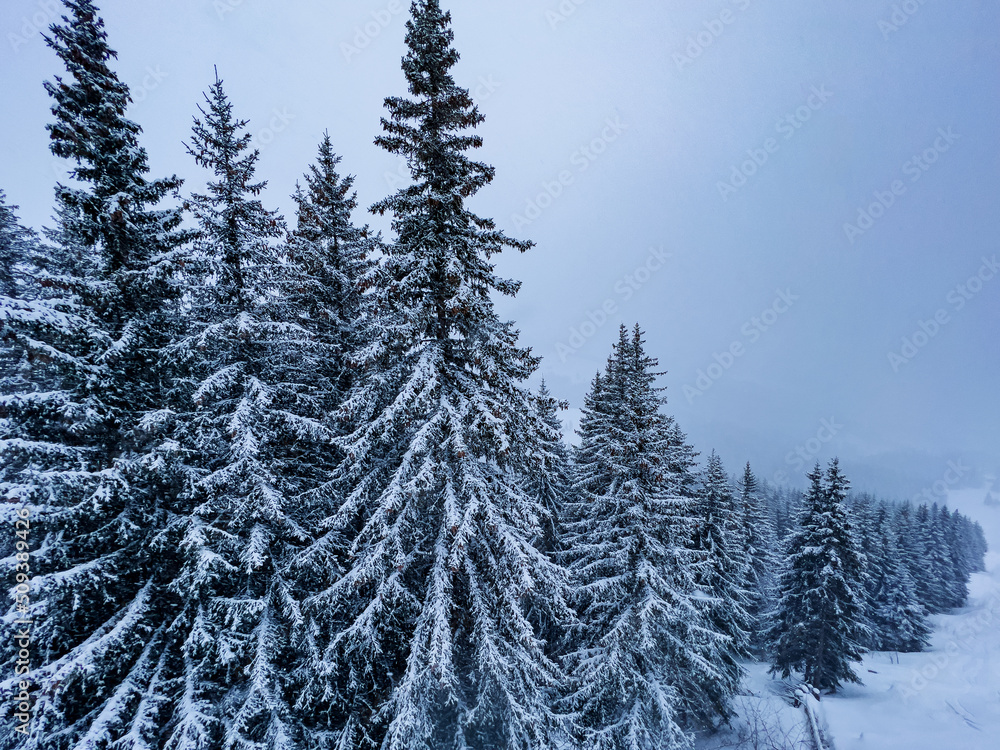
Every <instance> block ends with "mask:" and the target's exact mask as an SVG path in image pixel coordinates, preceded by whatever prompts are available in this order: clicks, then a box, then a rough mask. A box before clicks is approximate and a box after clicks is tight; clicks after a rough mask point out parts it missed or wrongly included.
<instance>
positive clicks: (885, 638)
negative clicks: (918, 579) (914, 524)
mask: <svg viewBox="0 0 1000 750" xmlns="http://www.w3.org/2000/svg"><path fill="white" fill-rule="evenodd" d="M891 518H892V517H891V516H890V515H889V514H888V513H883V514H882V515H881V516H880V518H879V523H878V526H877V529H876V539H877V543H878V547H879V549H880V551H881V554H880V555H879V557H878V558H877V559H876V560H874V561H872V562H871V563H870V568H871V577H872V579H873V581H874V595H873V596H872V613H871V621H872V631H873V632H872V638H871V641H872V647H873V648H874V649H877V650H879V651H904V652H906V651H921V650H922V649H923V648H924V647H925V646H926V645H928V643H929V642H930V627H929V626H928V625H927V611H926V610H925V609H924V607H923V605H921V604H920V602H919V600H918V599H917V590H916V585H915V584H914V582H913V578H912V577H911V576H910V572H909V570H908V569H907V566H906V562H905V559H904V557H903V555H902V552H901V549H900V544H899V534H898V532H897V530H896V529H895V528H894V526H893V523H892V521H891Z"/></svg>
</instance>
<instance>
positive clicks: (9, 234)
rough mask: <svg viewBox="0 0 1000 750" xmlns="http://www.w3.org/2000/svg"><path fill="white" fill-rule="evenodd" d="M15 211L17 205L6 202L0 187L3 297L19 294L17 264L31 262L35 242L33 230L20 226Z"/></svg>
mask: <svg viewBox="0 0 1000 750" xmlns="http://www.w3.org/2000/svg"><path fill="white" fill-rule="evenodd" d="M16 212H17V206H12V205H10V204H8V203H7V195H6V193H4V191H3V189H2V188H0V296H3V297H18V296H20V294H19V292H18V283H17V278H16V274H17V273H18V266H19V265H25V264H27V263H30V262H31V260H32V258H31V256H32V254H33V249H34V245H35V242H36V238H35V234H34V232H32V231H31V230H29V229H26V228H25V227H23V226H21V222H20V221H19V220H18V218H17V213H16ZM23 272H24V271H23V270H22V271H21V273H23Z"/></svg>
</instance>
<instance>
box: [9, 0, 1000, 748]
mask: <svg viewBox="0 0 1000 750" xmlns="http://www.w3.org/2000/svg"><path fill="white" fill-rule="evenodd" d="M446 5H447V3H446V2H444V1H443V0H413V2H412V4H411V5H409V8H408V11H407V9H406V8H405V7H403V9H402V11H401V13H402V14H403V15H402V16H401V18H403V19H405V30H404V28H403V23H404V22H403V21H401V22H400V25H399V26H398V27H394V28H395V32H398V33H399V35H400V36H403V35H404V34H405V37H404V38H405V56H404V57H403V58H402V65H401V70H399V71H398V74H399V75H398V76H397V77H398V86H397V87H396V89H395V90H389V91H384V92H379V93H380V96H384V97H385V98H384V107H383V108H382V110H381V112H379V111H367V112H354V113H352V114H351V115H350V116H351V117H352V118H355V119H360V120H361V121H364V122H370V123H372V125H373V127H372V132H371V137H372V138H374V146H375V147H376V148H378V149H380V150H382V151H384V152H385V153H386V154H389V155H392V156H393V157H395V158H398V159H400V161H401V162H405V164H406V169H407V174H406V175H405V180H401V181H400V184H399V185H398V186H397V187H396V188H394V189H392V190H387V191H385V193H384V194H383V195H364V196H362V197H359V194H358V189H357V187H356V185H355V176H354V175H355V173H354V172H353V171H352V159H353V155H352V154H351V153H342V152H341V146H340V145H339V144H338V142H337V140H336V137H335V136H333V135H331V133H330V132H326V133H324V134H323V135H322V137H321V139H320V140H319V141H318V142H316V143H315V147H314V152H313V153H314V156H313V158H312V161H311V163H304V164H301V166H300V167H299V168H298V172H299V173H300V175H301V176H300V177H299V179H298V181H297V182H296V183H295V184H289V185H274V184H273V183H272V185H271V188H272V189H274V188H279V189H280V190H281V191H282V192H283V194H285V195H290V197H291V201H292V203H291V205H292V206H293V207H294V214H293V215H289V216H287V217H286V216H284V215H283V214H282V213H281V211H280V210H279V208H278V207H277V206H275V205H270V204H269V201H268V195H269V194H268V193H267V191H266V190H265V187H266V186H267V185H268V177H267V175H266V174H264V173H263V169H262V168H261V167H262V164H261V154H260V148H259V146H260V144H259V142H258V141H257V140H255V138H254V132H255V130H254V129H253V125H251V124H250V123H249V122H248V119H247V117H246V115H245V114H244V108H243V105H242V102H241V101H240V99H239V98H238V97H236V96H231V94H230V89H229V87H228V86H227V75H232V74H234V72H233V71H227V70H225V69H224V68H223V66H221V65H220V66H219V67H218V68H217V69H216V70H215V71H213V72H212V75H211V76H210V77H207V78H206V79H205V80H204V81H203V85H202V90H203V93H202V95H201V98H200V99H198V100H194V101H191V102H190V113H189V116H190V131H189V134H188V135H187V137H186V139H185V140H184V142H183V144H178V147H177V149H176V152H175V153H172V154H169V155H164V154H156V160H154V159H153V158H152V156H151V155H150V153H148V152H147V150H146V147H145V146H144V131H143V123H140V122H137V121H136V120H134V119H132V117H133V115H132V114H131V110H132V108H133V92H132V91H131V90H130V88H129V86H127V85H126V84H125V83H123V81H122V80H121V79H120V78H119V74H118V72H116V71H117V70H118V66H119V65H120V64H121V63H120V61H119V59H118V54H117V52H116V51H115V50H116V39H115V38H114V36H113V34H110V33H109V31H110V30H109V28H108V27H106V25H105V21H104V19H103V17H102V10H101V9H100V8H98V7H97V4H95V2H93V0H60V3H59V9H58V12H57V14H56V15H55V17H53V18H52V20H51V21H50V22H49V23H48V24H47V25H46V27H45V28H43V29H41V30H40V33H41V34H42V35H43V37H44V45H45V46H46V47H47V52H48V55H49V59H50V60H51V69H50V70H49V71H48V72H47V74H45V75H44V76H41V77H40V78H39V80H38V81H37V84H38V85H42V83H43V79H44V91H45V92H46V94H47V97H48V102H49V107H50V109H51V116H50V118H49V121H48V124H47V125H46V127H47V139H48V145H49V149H50V151H51V156H52V158H54V159H56V160H58V161H59V162H60V163H61V164H62V165H63V167H64V169H65V172H66V176H65V177H62V178H60V179H58V180H54V182H55V184H54V202H53V203H52V206H51V220H50V221H49V222H48V223H47V224H46V225H45V226H44V227H30V226H27V225H26V223H27V222H25V221H24V219H23V218H22V216H23V214H22V212H21V209H20V208H19V206H18V205H17V203H18V201H17V199H16V198H15V197H14V196H16V195H17V193H18V188H19V183H18V175H17V174H16V173H10V172H4V173H3V179H4V181H5V183H4V184H2V185H0V500H2V501H3V502H0V508H2V510H3V516H2V521H3V525H4V528H5V530H4V532H3V533H0V558H2V561H3V568H4V576H5V580H6V586H7V589H8V591H9V597H8V598H7V599H6V600H5V604H4V606H3V612H4V615H3V619H2V626H0V629H2V631H3V632H2V637H0V661H2V664H3V667H2V670H0V748H2V749H3V750H15V749H17V750H21V749H23V750H680V749H682V748H709V747H712V748H722V747H731V748H737V747H739V748H761V749H763V748H769V749H771V750H780V749H781V748H789V750H791V749H793V748H800V747H801V748H814V750H832V748H833V747H834V743H837V745H838V746H840V747H841V748H845V747H851V748H853V747H862V745H860V744H858V745H854V744H848V743H847V742H846V741H847V740H848V737H847V735H846V733H845V732H844V731H840V732H838V731H835V730H833V729H831V727H832V726H834V725H835V724H836V715H835V710H834V708H835V707H836V706H840V705H843V704H841V703H837V702H836V701H838V700H841V701H843V700H848V699H849V698H850V696H852V695H856V693H854V692H851V691H857V690H861V689H862V687H863V686H864V685H865V684H866V683H868V682H869V680H870V679H875V678H877V677H878V672H879V670H880V669H881V668H882V667H881V666H878V665H881V664H888V665H889V666H890V667H891V666H893V665H895V664H896V663H898V662H899V661H900V659H911V658H912V659H918V658H920V656H921V655H922V654H923V653H925V652H926V653H927V654H928V656H929V655H930V654H933V653H937V652H940V653H942V654H946V653H947V651H946V646H945V645H943V644H944V641H940V642H939V641H937V640H935V638H936V637H937V636H935V633H936V632H938V631H939V630H940V628H942V627H944V626H943V625H942V624H941V623H947V622H951V620H948V619H947V618H948V617H952V616H953V615H954V613H959V612H962V611H965V610H964V609H963V608H967V607H969V606H970V590H971V591H972V592H973V594H975V591H976V590H977V589H976V585H977V584H976V583H975V582H976V581H977V580H979V579H978V578H977V576H984V575H986V569H987V559H988V555H987V553H988V544H987V534H986V532H985V531H984V528H983V526H982V525H981V524H980V522H979V520H978V519H977V517H976V516H974V515H970V514H967V513H966V512H964V510H965V509H964V507H963V512H960V511H959V510H958V509H955V508H954V507H949V505H948V502H947V499H946V498H945V497H941V498H937V497H935V498H930V497H929V498H927V499H926V500H917V501H914V500H913V499H908V500H907V499H899V498H898V496H896V495H895V494H888V493H886V494H880V493H875V492H873V491H870V490H869V489H868V485H867V483H866V484H865V485H864V487H863V488H861V487H859V488H858V489H853V488H852V476H851V473H852V469H851V462H850V461H847V460H838V459H837V458H836V457H826V456H823V458H822V460H818V456H816V455H810V456H809V458H810V460H809V461H808V462H806V463H804V464H803V465H804V468H803V469H802V471H801V472H799V476H796V477H793V480H794V482H797V484H795V485H794V486H788V485H782V484H779V483H776V482H774V481H771V479H770V477H769V476H765V474H764V473H762V472H761V471H760V470H759V469H757V468H756V467H755V466H754V465H752V464H751V463H744V462H739V463H734V464H733V465H725V464H724V463H723V460H722V457H721V455H722V454H721V453H720V452H716V451H715V450H713V446H712V445H695V444H694V443H693V441H692V440H690V439H689V438H688V435H687V433H686V432H685V429H683V428H682V425H681V424H679V423H678V420H677V419H676V418H675V416H672V414H673V413H674V412H673V409H672V405H673V403H674V399H683V398H684V395H683V394H682V392H681V391H680V389H671V392H670V397H669V399H668V395H667V392H666V388H665V387H664V381H663V371H664V370H665V369H666V368H667V366H668V365H669V366H670V367H671V368H672V367H674V366H675V365H674V363H673V362H672V361H671V352H669V351H663V350H660V349H659V348H658V347H654V346H653V345H652V344H651V343H650V339H649V338H648V334H649V331H650V330H652V329H654V328H656V327H657V326H659V325H661V324H662V321H659V320H642V321H636V320H634V319H629V320H626V321H624V322H622V323H621V325H620V327H618V321H617V320H616V324H615V325H616V327H617V328H618V330H617V335H616V336H613V337H611V338H612V339H613V344H612V345H611V347H610V349H609V350H607V351H605V352H603V353H602V359H603V358H605V357H606V363H605V364H604V365H603V366H602V368H601V369H600V370H599V371H598V372H597V373H596V374H594V375H593V376H592V379H591V380H590V381H589V385H588V386H587V387H586V389H585V390H586V396H585V398H584V400H583V402H582V403H576V404H573V406H574V408H576V409H577V410H578V414H579V418H578V419H575V420H573V422H574V423H573V424H572V425H568V424H564V422H565V417H566V414H567V412H566V410H567V408H568V406H569V404H568V403H567V401H566V400H565V398H564V397H563V395H562V394H560V393H557V392H555V390H556V389H555V388H554V387H553V383H552V382H549V383H546V381H545V380H543V379H541V378H540V377H539V370H540V365H541V362H542V357H541V356H540V355H539V354H537V353H536V352H535V351H534V350H533V349H532V348H531V347H529V346H528V345H526V344H525V343H523V341H522V338H523V337H522V334H521V331H520V330H519V329H518V328H517V324H516V322H514V321H508V320H506V313H505V312H504V311H505V310H507V309H510V308H509V307H503V308H502V310H501V309H500V308H499V307H498V305H499V301H500V300H506V301H511V300H514V299H515V298H516V295H517V294H518V292H519V288H520V287H521V282H520V281H519V280H517V279H513V278H507V277H506V275H505V274H504V273H501V269H500V268H498V262H499V258H500V257H501V254H502V258H503V260H504V264H503V266H502V268H503V269H509V268H517V267H518V266H517V264H518V263H520V262H521V258H527V257H529V256H531V254H532V253H535V252H537V251H538V248H536V247H535V244H534V242H533V238H532V236H531V231H532V227H531V223H530V222H527V221H525V222H515V226H516V227H517V231H516V233H508V232H507V231H506V230H505V229H503V228H502V227H504V226H508V225H509V222H507V221H506V217H491V216H488V215H483V212H482V211H481V210H480V209H481V207H482V206H483V205H484V204H483V203H481V202H479V200H477V199H476V198H475V196H477V194H478V193H480V191H484V192H485V193H488V191H489V189H490V186H491V183H492V182H493V181H494V178H495V177H496V171H497V170H499V172H500V173H502V172H503V171H504V169H505V167H506V166H507V165H505V163H504V161H503V160H502V159H491V161H493V162H495V164H494V165H491V164H489V163H486V161H482V160H478V158H477V150H478V149H480V148H481V147H483V146H484V145H485V144H484V138H483V136H482V135H481V134H480V131H478V130H477V128H478V127H479V126H480V125H481V124H482V123H483V122H484V121H485V115H484V109H481V107H480V106H479V105H478V104H477V101H476V100H477V99H478V98H479V97H478V96H477V95H475V93H474V89H475V86H472V87H471V88H472V89H473V90H472V91H470V86H469V82H464V81H463V80H462V79H461V78H460V77H459V76H458V75H456V73H455V66H456V64H457V63H458V61H459V59H460V58H459V53H460V51H461V50H462V49H463V47H462V38H461V36H460V35H458V34H456V33H455V29H454V27H453V21H452V17H451V14H450V13H449V11H448V8H447V7H445V6H446ZM564 5H572V3H564ZM576 5H577V6H579V5H581V3H579V2H577V3H576ZM733 12H736V11H735V10H734V11H733ZM747 12H749V11H747ZM720 23H721V22H720ZM725 23H729V22H728V21H726V22H725ZM914 23H916V21H914ZM713 28H714V27H713ZM395 32H394V30H393V28H388V29H386V31H385V34H386V35H388V34H390V33H395ZM40 43H41V42H40ZM515 52H516V51H515ZM515 52H512V54H514V53H515ZM367 54H371V55H375V54H377V51H375V50H374V49H373V50H372V51H370V52H369V53H367ZM810 106H811V105H810ZM379 116H381V125H380V126H379V125H378V120H377V118H379ZM491 153H493V152H491ZM501 153H503V152H501ZM508 153H510V154H511V158H512V159H513V158H516V157H515V156H514V154H513V152H508ZM167 156H169V158H170V159H172V160H174V162H175V163H176V164H177V166H176V167H175V168H174V169H172V170H170V171H176V172H178V173H180V172H183V173H184V174H192V173H194V172H195V171H197V173H198V174H200V175H201V180H200V182H198V183H196V185H195V186H194V187H189V185H188V184H187V183H186V181H185V180H184V179H181V178H180V177H178V176H177V175H175V174H172V173H166V172H165V171H162V170H160V169H158V168H154V166H153V165H154V163H155V164H161V163H162V162H161V161H159V160H160V159H161V158H165V157H167ZM762 169H763V168H762ZM161 172H162V173H161ZM730 187H731V188H732V185H730ZM733 190H735V188H733ZM724 197H725V196H724ZM366 217H369V220H370V221H374V220H376V219H378V220H379V221H381V220H382V219H384V220H385V221H386V222H387V223H386V224H385V226H386V227H388V229H386V230H383V229H376V228H373V227H372V226H370V225H369V224H366V223H365V219H366ZM515 234H516V236H515ZM665 273H666V272H665ZM670 273H682V271H679V270H671V271H670ZM505 304H506V302H505ZM796 304H805V303H796ZM626 318H627V312H626ZM550 389H551V390H550ZM726 455H728V454H726ZM800 486H801V487H802V488H803V489H801V490H800V489H798V487H800ZM970 587H971V589H970ZM996 628H997V625H996V621H995V620H993V621H991V622H990V623H988V624H987V626H986V630H987V631H993V630H995V629H996ZM981 630H982V629H981ZM977 632H980V631H977ZM970 637H971V636H970ZM942 658H943V657H942ZM872 659H882V660H883V661H879V662H877V663H876V662H875V661H872ZM907 663H909V662H907ZM912 663H913V664H918V663H919V664H924V662H916V661H914V662H912ZM928 663H929V662H928ZM915 669H916V668H915ZM942 669H943V667H942ZM914 673H916V672H914ZM907 679H909V678H908V677H907ZM762 695H770V700H771V703H769V704H767V705H771V706H772V708H770V709H767V710H771V711H772V712H773V714H774V715H773V716H772V717H769V716H768V715H766V712H765V704H764V703H763V702H761V700H759V699H760V698H761V696H762ZM754 701H756V702H754ZM994 702H995V701H994ZM956 704H957V705H953V704H951V703H949V706H950V707H951V709H952V710H954V712H955V714H961V711H965V708H964V707H963V708H961V711H960V706H961V704H960V703H958V699H956ZM824 707H826V710H827V712H828V713H829V714H830V715H829V716H825V715H824V714H823V713H822V710H823V708H824ZM993 710H994V711H996V710H997V708H996V707H994V709H993ZM789 717H791V719H790V720H791V721H792V723H793V724H794V725H795V726H796V727H798V729H797V730H796V731H797V732H798V733H797V734H795V733H793V732H792V731H791V730H787V728H786V730H783V731H785V733H784V734H783V735H782V736H781V737H778V736H777V733H778V727H779V725H781V722H782V721H788V720H789ZM952 718H955V716H954V715H952ZM963 718H964V719H965V721H966V723H968V722H969V721H973V722H974V723H975V722H978V721H979V719H978V718H977V719H975V720H973V719H972V718H969V717H963ZM769 722H770V723H769ZM762 727H763V728H762ZM765 730H766V731H765ZM841 740H844V742H843V743H841ZM878 742H879V741H878V740H877V739H875V740H873V741H871V742H870V743H869V744H865V745H863V746H864V747H869V748H882V747H890V745H888V744H884V745H883V744H878ZM713 743H714V744H713ZM891 747H896V746H895V745H891ZM928 747H930V745H929V746H928ZM937 747H940V746H937ZM951 747H954V748H957V749H958V750H961V748H963V747H976V748H978V747H979V745H974V746H973V745H963V744H961V742H959V741H956V744H953V745H951Z"/></svg>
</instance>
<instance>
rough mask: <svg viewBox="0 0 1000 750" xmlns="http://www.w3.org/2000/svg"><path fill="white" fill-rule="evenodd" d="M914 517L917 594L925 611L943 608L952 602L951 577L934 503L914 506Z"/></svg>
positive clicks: (938, 611) (937, 611)
mask: <svg viewBox="0 0 1000 750" xmlns="http://www.w3.org/2000/svg"><path fill="white" fill-rule="evenodd" d="M914 521H915V527H916V529H915V533H916V540H917V545H918V555H919V566H918V573H917V575H916V584H917V594H918V595H919V597H920V601H921V603H922V604H923V605H924V606H925V607H926V608H927V611H929V612H931V613H940V612H945V611H947V610H948V609H949V608H951V607H954V606H956V604H955V600H956V597H955V591H954V588H955V581H954V568H953V567H952V562H951V555H950V551H949V549H948V543H947V540H946V538H945V529H944V527H943V525H942V523H941V514H940V510H939V508H938V505H937V503H934V504H933V505H932V506H928V505H920V506H918V507H917V512H916V514H915V515H914Z"/></svg>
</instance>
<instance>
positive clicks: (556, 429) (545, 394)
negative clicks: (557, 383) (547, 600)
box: [524, 380, 572, 554]
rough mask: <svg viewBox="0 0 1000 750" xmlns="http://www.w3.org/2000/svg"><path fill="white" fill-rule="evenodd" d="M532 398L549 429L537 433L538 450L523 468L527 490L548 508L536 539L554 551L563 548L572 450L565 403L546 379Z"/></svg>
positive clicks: (546, 550) (543, 546) (549, 550)
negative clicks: (567, 438)
mask: <svg viewBox="0 0 1000 750" xmlns="http://www.w3.org/2000/svg"><path fill="white" fill-rule="evenodd" d="M533 400H534V404H535V408H536V410H537V411H538V416H539V418H540V419H541V422H542V424H544V425H545V427H546V430H545V432H544V433H541V434H539V435H538V447H539V450H538V453H537V454H536V456H535V457H534V458H533V460H532V463H531V464H530V465H529V466H527V467H525V469H524V472H525V477H526V490H527V492H528V494H529V495H531V496H532V497H533V498H536V499H537V500H538V501H539V502H540V503H541V505H542V507H543V508H545V513H546V517H545V519H544V522H543V532H542V535H541V536H540V537H539V538H538V540H537V543H538V545H539V546H540V548H541V549H542V550H543V551H545V552H548V553H550V554H554V553H556V552H557V551H558V550H559V548H560V540H561V535H562V531H561V520H562V516H563V511H564V507H565V505H566V503H567V502H568V500H569V498H570V491H571V489H570V488H571V484H572V478H571V471H572V468H571V465H570V458H569V450H568V449H567V447H566V443H565V441H564V440H563V436H562V421H561V420H560V419H559V409H560V407H561V408H565V404H561V403H560V402H559V401H558V400H556V399H555V398H553V396H552V394H551V393H550V392H549V389H548V386H546V384H545V381H544V380H543V381H542V384H541V386H540V387H539V389H538V393H536V394H534V399H533Z"/></svg>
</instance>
